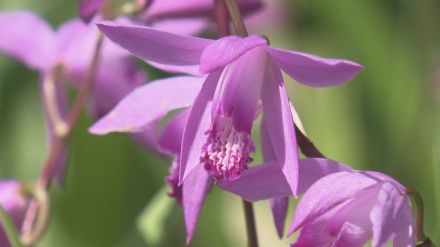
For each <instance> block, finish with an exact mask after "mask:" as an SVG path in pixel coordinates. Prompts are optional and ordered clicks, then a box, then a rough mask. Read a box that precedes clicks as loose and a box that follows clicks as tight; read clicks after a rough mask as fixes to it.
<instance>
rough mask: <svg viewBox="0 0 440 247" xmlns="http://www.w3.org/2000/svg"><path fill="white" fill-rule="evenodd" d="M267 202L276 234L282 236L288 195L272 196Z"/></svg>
mask: <svg viewBox="0 0 440 247" xmlns="http://www.w3.org/2000/svg"><path fill="white" fill-rule="evenodd" d="M269 202H270V209H271V210H272V216H273V219H274V222H275V227H276V229H277V233H278V236H279V237H280V238H282V237H283V232H284V223H285V222H286V215H287V207H288V206H289V197H280V198H274V199H270V201H269Z"/></svg>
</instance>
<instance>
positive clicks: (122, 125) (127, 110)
mask: <svg viewBox="0 0 440 247" xmlns="http://www.w3.org/2000/svg"><path fill="white" fill-rule="evenodd" d="M202 82H203V78H198V77H188V76H181V77H172V78H166V79H160V80H156V81H153V82H151V83H148V84H146V85H143V86H141V87H139V88H137V89H136V90H134V91H133V92H132V93H130V94H129V95H127V96H126V97H125V98H124V99H122V101H121V102H120V103H119V104H118V105H117V106H116V107H115V108H114V109H113V110H112V111H111V112H110V113H108V114H107V115H105V116H104V117H103V118H102V119H100V120H99V121H98V122H97V123H95V124H94V125H93V126H92V127H91V128H90V129H89V131H90V132H91V133H93V134H99V135H102V134H107V133H109V132H140V131H143V130H144V129H145V128H147V127H148V125H149V124H150V123H151V122H153V121H155V120H157V119H159V118H161V117H163V116H165V115H166V114H167V113H168V112H169V111H171V110H174V109H178V108H184V107H188V106H190V105H191V104H192V103H193V101H194V99H195V98H196V95H197V94H198V92H199V91H200V88H201V87H202Z"/></svg>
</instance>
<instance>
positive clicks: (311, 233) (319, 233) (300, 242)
mask: <svg viewBox="0 0 440 247" xmlns="http://www.w3.org/2000/svg"><path fill="white" fill-rule="evenodd" d="M341 206H343V205H338V206H336V207H335V208H333V209H331V210H329V211H328V212H325V213H324V214H323V215H321V216H320V217H319V218H317V219H316V220H314V221H312V222H310V223H308V224H306V225H304V226H303V227H302V228H301V233H300V234H299V236H298V239H297V240H296V242H295V243H293V244H292V245H291V247H322V246H332V245H331V244H332V242H333V240H334V237H332V236H330V235H329V234H328V233H327V232H326V230H325V229H326V226H327V224H328V221H329V220H330V218H331V217H333V215H334V214H335V213H336V212H337V211H338V210H339V208H341Z"/></svg>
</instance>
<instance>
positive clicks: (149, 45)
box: [97, 21, 212, 66]
mask: <svg viewBox="0 0 440 247" xmlns="http://www.w3.org/2000/svg"><path fill="white" fill-rule="evenodd" d="M97 25H98V28H99V30H101V32H102V33H104V35H105V36H107V37H108V38H109V39H110V40H112V41H113V42H115V43H116V44H118V45H120V46H122V47H123V48H124V49H126V50H128V51H129V52H130V53H132V54H133V55H135V56H138V57H140V58H142V59H145V60H148V61H152V62H156V63H163V64H169V65H183V66H188V65H196V64H199V61H200V56H201V55H202V52H203V49H205V47H206V46H208V45H209V44H210V43H211V42H212V41H211V40H208V39H202V38H195V37H190V36H182V35H176V34H172V33H167V32H163V31H158V30H155V29H152V28H148V27H143V26H135V25H127V24H118V23H116V22H110V21H103V22H100V23H98V24H97Z"/></svg>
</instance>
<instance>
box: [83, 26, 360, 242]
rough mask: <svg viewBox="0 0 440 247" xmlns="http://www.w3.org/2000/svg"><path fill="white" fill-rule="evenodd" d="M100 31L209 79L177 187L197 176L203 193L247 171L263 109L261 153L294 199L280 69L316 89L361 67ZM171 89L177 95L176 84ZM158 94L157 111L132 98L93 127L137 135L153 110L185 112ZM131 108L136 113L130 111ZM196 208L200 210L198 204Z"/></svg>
mask: <svg viewBox="0 0 440 247" xmlns="http://www.w3.org/2000/svg"><path fill="white" fill-rule="evenodd" d="M98 27H99V28H100V30H101V31H102V32H103V33H104V34H105V35H106V36H107V37H109V38H110V39H111V40H113V41H114V42H116V43H117V44H119V45H121V46H122V47H123V48H125V49H127V50H128V51H130V52H131V53H133V54H134V55H136V56H139V57H141V58H143V59H145V60H146V61H148V62H150V63H151V62H154V63H156V64H162V65H164V66H173V67H175V68H177V67H184V69H183V70H182V71H184V70H186V69H191V70H192V71H194V70H199V73H201V74H204V75H207V78H206V80H205V82H204V84H203V87H202V88H201V90H200V92H199V94H198V96H197V98H196V99H195V101H194V102H193V105H192V107H191V110H190V113H189V116H188V122H187V124H186V126H185V129H184V133H183V139H182V145H181V149H180V152H179V155H180V156H179V161H180V163H179V183H180V184H182V183H183V184H185V180H186V179H189V177H191V176H194V177H198V182H197V186H198V187H200V188H206V187H207V186H206V185H207V184H211V183H212V180H213V178H214V179H216V180H219V181H221V180H226V181H233V180H234V179H236V178H238V177H239V176H240V174H241V173H243V172H244V171H245V170H246V169H247V167H248V165H249V164H250V163H251V161H252V152H253V151H254V143H253V140H252V137H251V128H252V126H253V122H254V120H255V118H256V117H257V113H258V110H259V109H260V108H262V112H263V118H262V125H265V126H267V128H265V130H264V131H265V132H264V133H263V130H262V139H263V143H262V145H263V151H264V152H265V153H266V154H268V155H266V154H265V155H264V159H265V163H271V164H274V165H276V167H277V169H280V170H281V171H282V173H283V174H284V178H283V179H284V180H285V181H287V183H288V184H289V187H290V192H291V194H296V193H297V183H298V154H297V148H296V138H295V130H294V124H293V121H292V117H291V106H290V101H289V99H288V96H287V93H286V90H285V88H284V82H283V79H282V76H281V69H282V70H284V71H285V72H286V73H288V74H289V75H290V76H292V77H293V78H294V79H296V80H297V81H299V82H301V83H304V84H307V85H310V86H315V87H324V86H331V85H336V84H339V83H342V82H345V81H347V80H350V79H351V78H352V77H353V76H355V75H356V74H357V73H358V72H359V70H360V69H361V66H360V65H358V64H356V63H353V62H350V61H346V60H337V59H324V58H320V57H316V56H313V55H309V54H305V53H300V52H293V51H286V50H282V49H277V48H272V47H270V46H269V45H268V44H267V41H266V39H264V38H262V37H260V36H257V35H252V36H249V37H247V38H239V37H235V36H230V37H225V38H222V39H219V40H216V41H215V40H209V39H202V38H194V37H189V36H179V35H175V34H171V33H166V32H162V31H157V30H154V29H151V28H148V27H140V26H127V25H120V24H115V23H112V22H102V23H100V24H98ZM168 90H172V91H174V90H173V89H172V88H171V87H170V88H168ZM161 91H162V90H161ZM157 95H161V93H158V94H157ZM161 96H162V98H161V99H158V96H156V97H154V98H151V103H149V104H148V105H149V106H150V107H153V109H149V108H147V105H145V104H144V105H143V106H142V107H143V108H142V109H140V108H139V107H140V102H138V103H135V101H134V100H130V102H131V103H130V104H124V102H121V103H120V104H119V106H118V107H116V108H115V109H114V110H113V111H112V112H111V113H109V114H108V115H107V116H105V117H104V118H102V119H101V120H100V121H98V122H97V123H96V124H95V125H94V126H93V127H92V128H91V129H90V130H91V132H92V133H95V134H105V133H109V132H114V131H120V132H132V131H139V130H142V129H144V128H145V127H146V126H148V124H149V123H150V121H151V120H152V118H151V117H150V116H149V115H150V114H151V113H154V114H157V113H156V112H157V111H158V110H163V111H169V110H171V109H172V107H175V108H179V107H182V106H178V105H173V104H170V103H169V102H173V101H174V99H172V98H166V97H167V95H161ZM126 100H127V101H128V97H127V99H126ZM142 100H143V101H146V100H148V98H146V97H143V99H142ZM162 102H163V103H162ZM123 105H125V106H124V107H123ZM130 105H132V106H133V107H135V108H134V109H130V108H129V107H130ZM158 105H159V106H162V105H163V106H164V108H163V109H160V107H157V106H158ZM144 106H145V107H144ZM154 114H153V115H154ZM159 115H164V114H159ZM139 116H143V117H139ZM208 174H209V175H211V176H208ZM202 184H203V186H202ZM184 187H185V186H184ZM195 188H196V187H193V189H195ZM207 191H208V190H206V189H203V190H200V194H198V193H194V194H193V195H192V196H193V198H194V197H196V196H198V197H199V199H197V200H195V199H193V201H197V202H203V200H204V197H205V196H206V192H207ZM203 193H205V194H203ZM283 203H284V202H283ZM275 204H276V202H275ZM196 206H197V207H201V203H198V204H197V205H196ZM184 207H185V205H184ZM274 208H275V209H274V210H277V209H276V208H279V207H276V205H275V207H274ZM281 208H282V207H281ZM199 211H200V208H197V209H194V210H192V211H191V214H190V215H187V214H186V215H185V218H186V222H187V235H188V236H191V235H192V232H193V229H194V224H193V223H194V222H195V221H196V218H197V215H198V213H199ZM188 222H189V223H188Z"/></svg>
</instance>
